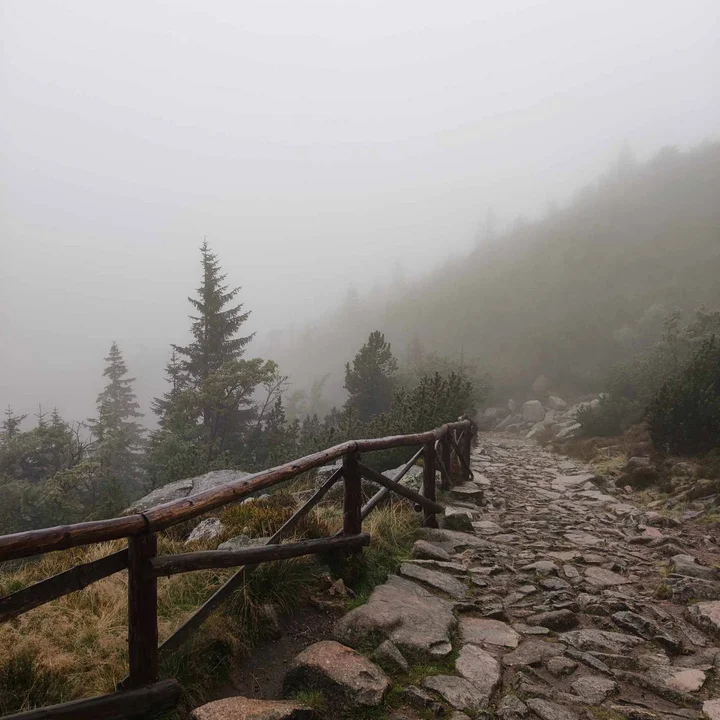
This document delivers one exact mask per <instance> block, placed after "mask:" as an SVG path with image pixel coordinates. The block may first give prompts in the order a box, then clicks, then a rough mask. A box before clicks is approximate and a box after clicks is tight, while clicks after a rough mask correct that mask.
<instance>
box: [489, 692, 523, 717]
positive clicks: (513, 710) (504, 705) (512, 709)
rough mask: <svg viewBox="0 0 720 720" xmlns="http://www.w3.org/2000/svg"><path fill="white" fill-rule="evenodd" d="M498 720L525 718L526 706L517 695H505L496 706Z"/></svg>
mask: <svg viewBox="0 0 720 720" xmlns="http://www.w3.org/2000/svg"><path fill="white" fill-rule="evenodd" d="M495 714H496V715H497V717H498V718H499V720H522V719H523V718H525V717H527V714H528V708H527V705H526V704H525V703H524V702H523V701H522V700H521V699H520V698H519V697H518V696H517V695H505V697H503V698H502V700H500V702H499V703H498V706H497V710H496V713H495Z"/></svg>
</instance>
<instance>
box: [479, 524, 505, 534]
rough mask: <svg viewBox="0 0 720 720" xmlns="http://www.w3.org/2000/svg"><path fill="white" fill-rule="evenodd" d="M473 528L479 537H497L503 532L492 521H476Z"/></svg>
mask: <svg viewBox="0 0 720 720" xmlns="http://www.w3.org/2000/svg"><path fill="white" fill-rule="evenodd" d="M473 528H474V529H475V531H476V532H479V533H480V534H481V535H497V534H498V533H501V532H502V531H503V529H502V527H500V525H498V524H497V523H495V522H493V521H492V520H478V521H477V522H474V523H473Z"/></svg>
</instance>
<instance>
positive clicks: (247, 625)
mask: <svg viewBox="0 0 720 720" xmlns="http://www.w3.org/2000/svg"><path fill="white" fill-rule="evenodd" d="M288 498H290V496H289V494H288V493H275V494H273V495H272V496H271V497H270V498H267V499H263V500H257V501H254V502H252V503H247V504H245V505H238V506H235V507H232V508H229V509H228V510H226V511H225V512H224V513H223V516H222V520H223V522H224V523H225V524H226V527H227V528H228V530H227V531H226V533H225V534H224V535H225V536H229V535H230V534H241V533H242V534H248V535H251V536H264V535H267V534H270V533H272V532H274V531H275V530H276V529H277V528H278V527H279V526H280V525H281V524H282V523H283V522H285V520H286V519H287V518H288V517H290V515H291V514H292V512H293V508H294V506H292V505H291V504H290V502H289V500H288ZM341 521H342V509H341V508H340V507H339V506H338V505H337V504H334V503H326V504H323V505H321V506H319V507H318V508H316V509H315V510H314V511H313V512H312V513H310V514H309V516H308V518H307V519H306V521H305V522H304V523H302V524H301V526H300V528H299V533H300V534H301V535H302V536H304V537H308V536H309V537H317V536H321V537H325V536H328V535H331V534H332V533H333V532H334V530H335V529H337V528H338V527H340V526H341V524H342V522H341ZM418 522H419V521H418V517H417V515H416V514H415V513H414V512H413V511H412V509H411V508H410V506H409V505H408V503H405V502H390V503H388V504H386V505H384V506H382V507H378V508H376V509H375V511H374V512H373V513H372V514H371V515H370V516H369V517H368V518H367V519H366V520H365V522H364V523H363V530H364V531H365V532H368V533H370V534H371V536H372V542H371V545H370V546H369V547H368V548H366V549H365V551H364V554H363V558H362V561H358V560H357V558H350V562H348V559H347V558H344V560H343V559H341V562H339V563H338V562H337V558H329V559H328V560H329V563H328V564H329V567H330V569H331V571H332V570H333V564H336V565H338V566H339V567H338V572H337V574H338V575H339V576H341V577H342V576H343V574H344V572H345V570H347V568H348V566H350V567H352V566H353V565H355V569H356V572H355V574H354V577H352V578H350V579H349V580H348V584H350V585H351V587H353V588H354V590H355V593H356V597H355V600H354V602H356V603H359V602H362V601H363V600H364V599H365V598H367V596H368V595H369V593H370V592H371V590H372V588H373V587H374V586H375V585H377V584H379V583H381V582H383V581H384V580H385V579H386V577H387V575H388V573H389V572H393V571H395V570H396V569H397V567H398V566H399V563H400V562H401V561H402V560H403V559H404V558H406V557H407V556H408V555H409V550H410V547H411V545H412V542H413V539H414V533H415V530H416V528H417V527H418ZM221 539H222V538H221ZM217 542H218V541H217V540H216V541H214V542H205V541H201V542H198V543H194V544H193V547H192V549H193V550H203V549H209V548H211V547H215V546H216V545H217ZM158 543H159V548H158V551H159V553H160V554H173V553H181V552H186V551H187V549H188V548H187V546H186V545H185V544H184V540H183V538H182V534H181V533H179V532H177V531H175V532H173V533H172V534H170V535H168V534H161V535H160V536H159V538H158ZM123 546H124V543H123V542H122V541H117V542H113V543H105V544H102V545H95V546H88V547H86V548H75V549H72V550H67V551H63V552H57V553H49V554H47V555H44V556H42V557H40V558H39V559H38V560H35V561H31V562H25V563H22V564H20V565H19V566H16V567H14V568H12V569H9V570H6V571H5V572H4V573H3V572H0V596H3V595H6V594H8V593H10V592H13V591H16V590H19V589H21V588H23V587H26V586H28V585H30V584H32V583H34V582H38V581H39V580H43V579H45V578H47V577H50V576H52V575H55V574H57V573H59V572H63V571H64V570H67V569H69V568H71V567H73V566H74V565H77V564H79V563H86V562H91V561H93V560H97V559H99V558H101V557H103V556H105V555H108V554H110V553H112V552H115V551H116V550H119V549H121V548H122V547H123ZM323 570H324V569H323V568H322V567H321V566H319V565H318V564H317V563H315V562H314V561H313V560H312V559H310V558H299V559H297V560H294V561H286V562H280V563H267V564H264V565H262V566H260V567H259V568H257V570H256V571H255V572H253V573H252V574H250V575H249V576H248V579H247V581H246V583H245V584H244V586H243V587H242V588H240V589H239V590H238V591H236V593H235V594H234V595H233V597H232V598H231V599H230V600H229V601H228V602H227V603H225V606H224V607H223V609H222V610H221V611H220V612H216V613H214V614H213V615H212V616H211V617H210V618H209V619H208V620H207V621H206V622H205V624H204V625H203V627H202V630H201V631H200V632H198V633H195V635H194V636H193V637H191V638H190V639H189V640H188V641H187V642H186V643H185V644H184V645H183V646H182V648H181V649H180V650H178V651H177V652H175V653H173V654H172V655H171V656H170V657H169V658H168V659H167V660H166V661H164V662H163V664H162V666H161V677H174V678H177V679H178V680H179V681H180V683H181V684H182V686H183V690H184V697H183V699H182V702H181V706H180V708H179V710H178V711H177V712H176V713H174V716H175V717H186V716H187V714H188V713H187V711H188V709H189V708H191V707H194V706H195V705H197V704H199V703H201V702H203V701H204V700H205V699H206V698H207V696H208V691H209V689H211V687H212V686H213V685H217V684H219V683H221V682H222V681H223V679H224V678H225V677H227V674H228V673H229V671H230V669H231V667H232V664H233V662H234V661H235V660H236V659H237V658H238V657H241V656H242V655H243V654H246V653H247V652H248V651H250V650H251V649H252V647H253V646H254V645H255V644H256V643H257V642H258V641H260V640H261V639H263V638H264V637H267V635H268V634H269V631H270V630H271V628H270V627H269V623H268V620H267V615H266V613H264V612H263V605H267V604H268V603H271V604H273V605H274V606H275V607H276V609H277V610H278V612H279V613H280V614H283V613H285V612H287V611H289V610H291V609H292V608H294V607H297V606H299V605H301V604H303V603H304V602H305V601H306V600H307V598H308V596H309V595H310V594H311V593H312V592H313V591H314V590H315V588H316V587H317V583H316V582H315V581H316V578H317V576H318V574H319V573H321V572H322V571H323ZM232 573H233V570H222V571H214V570H207V571H201V572H193V573H185V574H178V575H173V576H171V577H169V578H161V579H160V580H159V581H158V630H159V636H160V640H161V641H162V640H163V639H165V638H166V637H168V636H169V635H170V634H172V632H173V631H174V630H175V629H176V628H177V627H178V626H179V625H181V624H182V623H183V622H184V621H185V620H186V619H187V618H188V617H189V616H190V614H191V613H192V612H193V611H194V610H195V609H197V608H198V607H199V606H200V605H201V604H202V603H203V602H205V600H207V598H208V597H209V596H210V595H212V593H213V592H214V591H215V590H217V589H218V588H219V587H220V585H222V583H223V582H224V581H225V580H226V579H227V578H228V577H230V576H231V575H232ZM126 672H127V572H120V573H116V574H115V575H112V576H110V577H108V578H104V579H103V580H100V581H99V582H97V583H94V584H92V585H90V586H88V587H87V588H85V589H84V590H83V591H81V592H76V593H72V594H70V595H67V596H65V597H63V598H60V599H58V600H55V601H53V602H51V603H47V604H46V605H43V606H41V607H38V608H35V609H33V610H31V611H30V612H28V613H25V614H24V615H22V616H20V617H19V618H17V619H15V620H13V621H11V622H8V623H4V624H2V625H0V715H5V714H11V713H15V712H21V711H24V710H28V709H31V708H34V707H39V706H44V705H51V704H54V703H60V702H66V701H69V700H74V699H78V698H83V697H91V696H94V695H101V694H104V693H107V692H112V691H113V690H114V689H115V685H116V684H117V683H118V682H119V681H120V680H121V679H122V678H123V677H124V676H125V674H126Z"/></svg>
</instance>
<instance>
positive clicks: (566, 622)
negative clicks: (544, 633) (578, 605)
mask: <svg viewBox="0 0 720 720" xmlns="http://www.w3.org/2000/svg"><path fill="white" fill-rule="evenodd" d="M527 624H528V625H542V626H543V627H546V628H550V629H551V630H570V629H571V628H574V627H577V626H578V625H579V624H580V618H578V616H577V615H576V614H575V613H574V612H572V611H571V610H567V609H565V610H551V611H550V612H543V613H537V614H536V615H531V616H530V617H529V618H527Z"/></svg>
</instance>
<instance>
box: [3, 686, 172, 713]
mask: <svg viewBox="0 0 720 720" xmlns="http://www.w3.org/2000/svg"><path fill="white" fill-rule="evenodd" d="M180 692H181V689H180V683H178V682H177V680H163V681H162V682H158V683H154V684H153V685H146V686H145V687H140V688H137V689H135V690H126V691H124V692H114V693H111V694H110V695H100V696H99V697H94V698H88V699H86V700H73V701H72V702H67V703H62V704H61V705H48V706H47V707H44V708H38V709H37V710H28V711H27V712H22V713H17V714H16V715H7V716H6V717H4V718H2V720H121V718H133V717H134V718H138V717H147V716H148V715H151V714H154V713H157V712H159V711H160V710H164V709H168V708H171V707H173V706H174V705H175V704H176V703H177V701H178V699H179V697H180Z"/></svg>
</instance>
